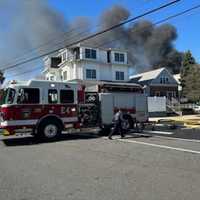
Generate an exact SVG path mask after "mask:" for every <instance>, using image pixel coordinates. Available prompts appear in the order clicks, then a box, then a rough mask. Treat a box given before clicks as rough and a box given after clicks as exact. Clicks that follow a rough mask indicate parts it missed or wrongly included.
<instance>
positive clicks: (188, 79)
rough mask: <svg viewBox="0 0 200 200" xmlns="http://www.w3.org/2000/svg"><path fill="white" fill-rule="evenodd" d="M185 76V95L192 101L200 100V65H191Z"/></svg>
mask: <svg viewBox="0 0 200 200" xmlns="http://www.w3.org/2000/svg"><path fill="white" fill-rule="evenodd" d="M187 73H188V74H187V76H185V79H184V81H185V87H184V96H185V97H186V98H187V99H188V100H189V101H192V102H199V101H200V81H199V80H200V65H197V64H194V65H191V66H190V68H189V69H188V71H187Z"/></svg>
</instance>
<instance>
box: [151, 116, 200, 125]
mask: <svg viewBox="0 0 200 200" xmlns="http://www.w3.org/2000/svg"><path fill="white" fill-rule="evenodd" d="M159 120H169V122H170V121H171V122H172V123H174V122H175V123H176V122H177V123H183V124H184V125H185V126H186V127H188V128H200V115H184V116H175V117H152V118H150V119H149V121H155V122H158V121H159Z"/></svg>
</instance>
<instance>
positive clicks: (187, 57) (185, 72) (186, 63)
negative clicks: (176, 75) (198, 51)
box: [181, 51, 196, 96]
mask: <svg viewBox="0 0 200 200" xmlns="http://www.w3.org/2000/svg"><path fill="white" fill-rule="evenodd" d="M194 64H196V61H195V59H194V57H193V56H192V53H191V52H190V51H187V52H186V53H184V55H183V62H182V68H181V86H182V95H183V96H187V90H186V79H187V77H188V76H190V73H191V69H192V66H193V65H194Z"/></svg>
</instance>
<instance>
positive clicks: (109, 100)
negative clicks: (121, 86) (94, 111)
mask: <svg viewBox="0 0 200 200" xmlns="http://www.w3.org/2000/svg"><path fill="white" fill-rule="evenodd" d="M99 100H100V104H101V105H100V109H101V120H102V124H111V123H112V119H113V106H114V102H113V95H112V94H106V93H102V94H99Z"/></svg>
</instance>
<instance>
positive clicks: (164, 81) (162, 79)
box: [160, 77, 169, 84]
mask: <svg viewBox="0 0 200 200" xmlns="http://www.w3.org/2000/svg"><path fill="white" fill-rule="evenodd" d="M167 83H169V79H168V78H166V77H161V78H160V84H167Z"/></svg>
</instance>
